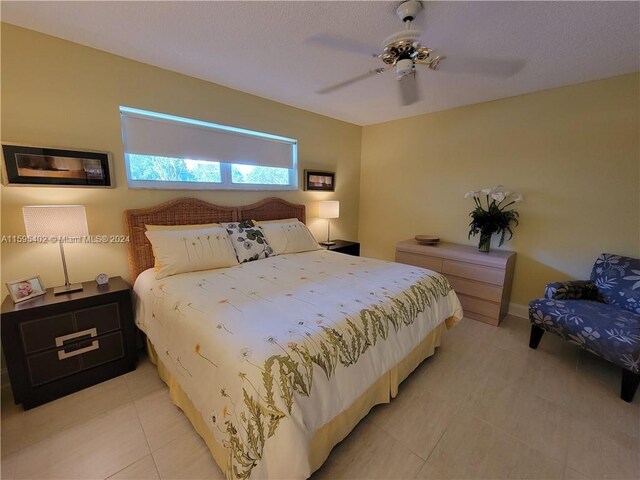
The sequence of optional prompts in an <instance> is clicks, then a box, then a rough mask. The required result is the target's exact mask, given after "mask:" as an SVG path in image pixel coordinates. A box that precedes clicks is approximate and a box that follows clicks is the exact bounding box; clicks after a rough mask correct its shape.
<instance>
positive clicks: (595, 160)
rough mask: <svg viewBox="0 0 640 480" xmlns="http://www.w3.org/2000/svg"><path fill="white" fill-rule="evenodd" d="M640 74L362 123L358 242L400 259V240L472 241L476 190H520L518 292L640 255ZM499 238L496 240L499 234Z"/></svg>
mask: <svg viewBox="0 0 640 480" xmlns="http://www.w3.org/2000/svg"><path fill="white" fill-rule="evenodd" d="M639 83H640V75H638V74H631V75H625V76H620V77H615V78H610V79H606V80H601V81H594V82H588V83H584V84H579V85H573V86H569V87H563V88H557V89H553V90H548V91H542V92H537V93H532V94H528V95H522V96H518V97H513V98H507V99H503V100H498V101H494V102H488V103H482V104H478V105H471V106H467V107H462V108H457V109H453V110H448V111H443V112H437V113H432V114H427V115H421V116H417V117H413V118H407V119H403V120H397V121H392V122H387V123H382V124H378V125H373V126H367V127H364V129H363V140H362V165H361V170H362V174H361V179H360V232H359V233H360V241H361V243H362V252H363V254H364V255H367V256H372V257H378V258H384V259H393V256H394V246H395V244H396V242H398V241H399V240H403V239H407V238H411V237H413V236H414V235H416V234H419V233H424V234H435V235H439V236H440V237H441V238H442V239H443V240H447V241H453V242H458V243H469V244H474V245H477V239H478V238H477V237H476V238H474V239H472V240H467V232H468V223H469V217H468V213H469V212H470V211H471V210H472V206H473V202H472V200H470V199H468V200H465V199H464V198H463V195H464V193H465V192H467V191H468V190H478V189H480V188H482V187H487V186H495V185H496V184H503V185H505V186H506V187H508V188H509V189H512V190H516V191H518V192H521V193H523V194H524V196H525V201H524V202H523V203H521V204H518V209H517V210H518V211H519V212H520V215H521V224H520V226H519V227H517V228H516V230H515V235H514V238H513V240H512V241H511V242H509V243H506V244H505V245H504V246H503V247H502V248H504V249H509V250H515V251H517V252H518V257H517V262H516V272H515V280H514V290H513V294H512V298H511V301H512V302H514V303H518V304H526V303H527V302H528V301H529V300H530V299H532V298H534V297H537V296H540V295H541V294H542V293H543V287H544V284H545V283H547V282H550V281H554V280H561V279H567V278H588V275H589V272H590V268H591V265H592V264H593V261H594V259H595V257H596V256H597V255H598V254H599V253H600V252H603V251H604V252H614V253H620V254H625V255H632V256H635V257H638V256H640V145H639V136H640V122H639V111H640V108H639V107H640V89H639ZM494 245H497V241H496V239H494Z"/></svg>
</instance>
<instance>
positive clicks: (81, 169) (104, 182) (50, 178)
mask: <svg viewBox="0 0 640 480" xmlns="http://www.w3.org/2000/svg"><path fill="white" fill-rule="evenodd" d="M2 153H3V156H4V165H5V172H6V183H7V184H8V185H47V186H64V187H69V186H76V187H113V184H112V182H111V158H110V155H109V153H107V152H93V151H79V150H61V149H58V148H46V147H26V146H21V145H12V144H5V143H3V144H2Z"/></svg>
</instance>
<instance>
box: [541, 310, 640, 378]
mask: <svg viewBox="0 0 640 480" xmlns="http://www.w3.org/2000/svg"><path fill="white" fill-rule="evenodd" d="M529 319H530V320H531V323H532V324H534V325H536V326H538V327H540V328H543V329H544V330H547V331H549V332H553V333H555V334H557V335H559V336H561V337H562V338H564V339H565V340H568V341H569V342H571V343H574V344H576V345H579V346H580V347H582V348H584V349H586V350H589V351H590V352H592V353H594V354H596V355H598V356H600V357H602V358H604V359H605V360H608V361H610V362H612V363H615V364H616V365H619V366H621V367H623V368H626V369H627V370H631V371H632V372H635V373H640V315H636V314H634V313H631V312H629V311H628V310H623V309H621V308H619V307H617V306H615V305H609V304H606V303H600V302H592V301H588V300H552V299H548V298H539V299H537V300H533V301H531V302H530V303H529Z"/></svg>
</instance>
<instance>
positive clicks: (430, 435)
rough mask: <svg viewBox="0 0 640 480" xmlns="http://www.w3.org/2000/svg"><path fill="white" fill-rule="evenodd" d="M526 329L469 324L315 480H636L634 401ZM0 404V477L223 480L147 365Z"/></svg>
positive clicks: (583, 357)
mask: <svg viewBox="0 0 640 480" xmlns="http://www.w3.org/2000/svg"><path fill="white" fill-rule="evenodd" d="M528 333H529V328H528V322H526V321H525V320H522V319H519V318H515V317H507V318H506V319H505V321H504V323H503V324H502V326H501V327H500V328H496V327H492V326H489V325H484V324H482V323H478V322H475V321H473V320H464V321H463V322H462V323H460V324H459V325H458V326H457V327H456V328H455V329H453V330H452V331H450V332H447V333H446V334H445V338H444V339H443V345H442V346H441V347H440V348H439V349H438V352H437V354H436V355H435V356H434V357H432V358H430V359H428V360H427V361H425V362H424V363H423V364H422V365H421V366H420V367H418V369H417V370H416V371H415V372H414V373H413V375H411V376H410V377H409V378H408V379H407V380H406V381H405V382H404V383H403V384H402V386H401V389H400V395H399V396H398V397H397V398H396V399H395V400H394V401H392V402H391V403H390V404H388V405H380V406H377V407H375V408H374V409H373V410H372V411H371V413H370V414H369V415H368V416H367V417H366V418H365V419H364V420H363V421H362V422H361V423H360V424H359V425H358V426H357V427H356V428H355V430H354V431H353V432H352V433H351V435H349V436H348V437H347V438H346V439H345V440H344V441H343V442H342V443H340V444H339V445H338V446H337V447H336V448H335V449H334V451H333V452H332V454H331V455H330V457H329V459H328V460H327V462H326V463H325V465H324V466H323V467H322V468H321V469H320V470H319V471H318V472H316V473H315V474H314V476H313V478H314V479H317V480H320V479H333V478H366V479H369V478H421V479H444V478H456V479H458V478H459V479H462V478H482V479H488V478H522V479H555V478H558V479H561V478H567V479H582V478H592V479H596V478H610V479H623V478H629V479H638V478H640V447H639V445H640V442H639V437H640V393H639V394H638V395H637V396H636V399H635V401H634V402H633V403H632V404H627V403H625V402H623V401H622V400H620V399H619V398H618V391H619V370H618V369H617V368H615V367H613V366H611V365H610V364H608V363H606V362H602V361H600V360H599V359H597V358H595V357H593V356H591V355H589V354H587V353H585V352H582V351H580V350H579V349H577V348H576V347H573V346H571V345H569V344H567V343H565V342H563V341H561V340H560V339H559V338H556V337H553V336H551V335H549V334H547V335H545V336H544V337H543V339H542V342H541V344H540V347H538V350H536V351H533V350H530V349H529V348H528ZM6 400H7V399H4V401H3V405H2V425H1V430H2V464H1V467H2V478H3V479H13V478H15V479H18V478H20V479H32V480H35V479H40V478H56V479H67V478H69V479H83V480H85V479H105V478H114V479H115V478H117V479H158V478H160V479H205V478H223V475H222V472H221V471H220V470H219V469H218V467H217V466H216V465H215V463H214V462H213V460H212V459H211V456H210V455H209V452H208V450H207V448H206V447H205V445H204V443H203V442H202V440H201V439H200V437H198V435H197V434H196V433H195V432H194V430H193V429H192V428H191V426H190V424H189V422H188V421H187V420H186V418H185V417H184V415H183V414H182V413H181V412H180V410H178V409H177V408H176V407H175V406H173V404H172V403H171V401H170V400H169V396H168V391H167V388H166V387H165V386H164V384H163V383H162V382H161V381H160V380H159V379H158V376H157V374H156V372H155V369H154V367H153V365H151V364H150V363H149V362H148V361H147V360H143V361H142V362H141V363H140V365H139V366H138V369H137V370H136V371H135V372H132V373H130V374H128V375H124V376H122V377H118V378H116V379H113V380H110V381H108V382H105V383H102V384H100V385H96V386H95V387H92V388H89V389H86V390H83V391H81V392H78V393H76V394H74V395H70V396H68V397H65V398H62V399H59V400H56V401H54V402H51V403H48V404H46V405H43V406H41V407H38V408H35V409H33V410H30V411H28V412H24V411H22V410H21V409H20V408H19V407H16V406H14V405H13V404H12V403H11V402H10V401H6Z"/></svg>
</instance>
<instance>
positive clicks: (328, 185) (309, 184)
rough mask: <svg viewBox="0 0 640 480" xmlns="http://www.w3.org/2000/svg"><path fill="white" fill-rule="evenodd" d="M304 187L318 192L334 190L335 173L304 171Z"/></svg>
mask: <svg viewBox="0 0 640 480" xmlns="http://www.w3.org/2000/svg"><path fill="white" fill-rule="evenodd" d="M304 189H305V190H317V191H320V192H334V191H335V190H336V174H335V173H334V172H318V171H316V170H305V171H304Z"/></svg>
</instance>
